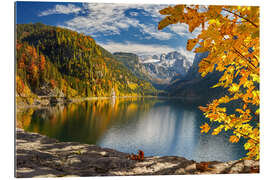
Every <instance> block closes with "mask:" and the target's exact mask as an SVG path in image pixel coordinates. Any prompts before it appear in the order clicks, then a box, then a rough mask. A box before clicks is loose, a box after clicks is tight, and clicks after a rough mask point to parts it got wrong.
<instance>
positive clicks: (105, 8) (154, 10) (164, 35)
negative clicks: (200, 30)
mask: <svg viewBox="0 0 270 180" xmlns="http://www.w3.org/2000/svg"><path fill="white" fill-rule="evenodd" d="M164 7H166V5H149V4H144V5H142V4H105V3H84V4H83V9H82V12H83V13H84V14H86V16H77V17H75V18H73V19H71V20H68V21H66V22H65V23H64V25H62V26H64V27H67V28H69V29H75V30H76V31H79V32H83V33H85V34H90V35H92V36H95V35H97V34H99V33H102V35H116V34H120V33H121V30H127V29H128V28H130V27H134V28H138V29H139V31H140V32H142V33H143V34H144V35H146V36H148V38H149V36H150V37H152V38H156V39H159V40H168V39H170V38H171V37H172V35H173V34H172V33H168V32H163V31H158V30H157V25H153V24H143V23H141V22H139V20H137V19H136V16H138V12H135V11H133V12H130V13H129V14H130V15H131V16H132V17H127V16H126V14H125V13H126V11H127V10H129V9H138V10H142V12H144V13H145V14H144V15H148V16H151V19H152V20H154V22H156V21H159V20H161V18H162V16H161V15H160V14H159V10H160V9H162V8H164Z"/></svg>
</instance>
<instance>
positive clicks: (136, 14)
mask: <svg viewBox="0 0 270 180" xmlns="http://www.w3.org/2000/svg"><path fill="white" fill-rule="evenodd" d="M129 15H130V16H138V15H139V13H137V12H130V13H129Z"/></svg>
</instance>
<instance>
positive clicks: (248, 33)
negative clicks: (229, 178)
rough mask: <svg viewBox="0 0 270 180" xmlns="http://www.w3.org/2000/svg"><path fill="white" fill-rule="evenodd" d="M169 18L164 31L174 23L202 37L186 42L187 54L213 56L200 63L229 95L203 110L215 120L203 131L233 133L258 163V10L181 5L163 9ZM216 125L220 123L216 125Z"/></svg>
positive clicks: (204, 72)
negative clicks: (215, 75)
mask: <svg viewBox="0 0 270 180" xmlns="http://www.w3.org/2000/svg"><path fill="white" fill-rule="evenodd" d="M160 14H162V15H166V17H165V18H164V19H163V20H161V21H160V23H159V26H158V29H159V30H161V29H163V28H165V27H166V26H168V25H170V24H177V23H184V24H186V25H188V30H189V31H190V32H191V33H192V32H193V31H194V30H195V29H196V28H199V29H201V32H200V33H199V34H198V35H197V37H195V38H194V39H189V40H188V41H187V47H186V48H187V50H189V51H192V50H194V52H195V53H202V52H208V56H207V57H206V58H204V59H202V60H201V62H200V63H199V72H200V73H201V76H202V77H204V76H206V75H207V74H208V73H210V72H212V71H218V72H221V73H222V76H221V78H220V79H219V81H218V82H217V84H216V85H214V86H213V88H215V87H223V88H225V89H226V91H227V93H226V95H224V96H223V97H221V98H218V99H214V100H213V101H212V102H210V103H209V104H207V105H206V107H202V106H200V107H199V108H200V109H201V110H202V111H203V112H204V115H205V117H206V118H208V119H209V120H210V123H211V124H210V126H209V124H208V123H206V122H205V124H204V125H202V126H201V129H202V130H201V132H202V133H203V132H205V133H208V132H209V131H210V129H212V135H217V134H219V133H220V132H221V131H222V130H225V131H228V130H230V131H232V133H233V135H231V136H230V138H229V141H230V142H232V143H236V142H238V141H239V139H240V138H244V139H246V142H245V144H244V148H245V150H247V151H248V153H247V157H246V158H247V159H257V160H258V159H259V158H260V156H259V145H260V144H259V142H260V136H259V133H260V122H259V114H260V108H259V104H260V96H259V84H260V77H259V74H260V67H259V65H260V56H259V50H260V49H259V23H260V22H259V19H260V17H259V7H255V6H198V5H176V6H174V7H171V6H169V7H167V8H165V9H162V10H160ZM216 124H218V125H217V126H216Z"/></svg>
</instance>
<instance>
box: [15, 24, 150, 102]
mask: <svg viewBox="0 0 270 180" xmlns="http://www.w3.org/2000/svg"><path fill="white" fill-rule="evenodd" d="M16 28H17V29H16V31H17V42H16V71H17V74H16V92H17V94H18V95H19V96H23V97H27V96H35V95H39V96H42V95H43V96H46V95H47V96H48V95H53V96H63V97H75V96H76V97H89V96H111V95H112V94H115V95H116V96H126V95H131V96H136V95H153V94H155V89H154V88H153V86H152V85H151V84H150V83H149V82H146V81H145V80H141V79H139V78H137V77H136V76H134V75H133V74H132V73H131V72H130V71H129V70H128V69H127V68H126V67H125V66H124V65H123V64H122V63H121V62H119V61H117V60H116V59H114V57H113V55H112V54H111V53H109V52H108V51H106V50H105V49H104V48H102V47H101V46H99V45H98V44H96V42H95V40H94V39H93V38H91V37H90V36H86V35H84V34H80V33H77V32H75V31H71V30H68V29H63V28H59V27H52V26H47V25H43V24H40V23H37V24H19V25H17V26H16Z"/></svg>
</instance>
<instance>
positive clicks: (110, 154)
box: [16, 129, 259, 178]
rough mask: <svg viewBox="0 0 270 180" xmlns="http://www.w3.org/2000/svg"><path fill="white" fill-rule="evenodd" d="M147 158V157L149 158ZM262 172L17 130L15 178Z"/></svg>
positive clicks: (250, 165) (251, 166)
mask: <svg viewBox="0 0 270 180" xmlns="http://www.w3.org/2000/svg"><path fill="white" fill-rule="evenodd" d="M146 156H147V155H146ZM231 173H233V174H235V173H259V161H254V160H236V161H230V162H217V161H212V162H200V163H198V162H195V161H192V160H187V159H185V158H183V157H177V156H164V157H157V156H152V157H145V158H144V160H142V161H137V160H131V159H130V158H129V154H127V153H123V152H119V151H116V150H113V149H108V148H101V147H98V146H96V145H88V144H80V143H75V142H59V141H57V140H54V139H51V138H48V137H46V136H42V135H40V134H37V133H29V132H25V131H24V130H22V129H16V177H18V178H21V177H23V178H29V177H69V176H128V175H182V174H231Z"/></svg>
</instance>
